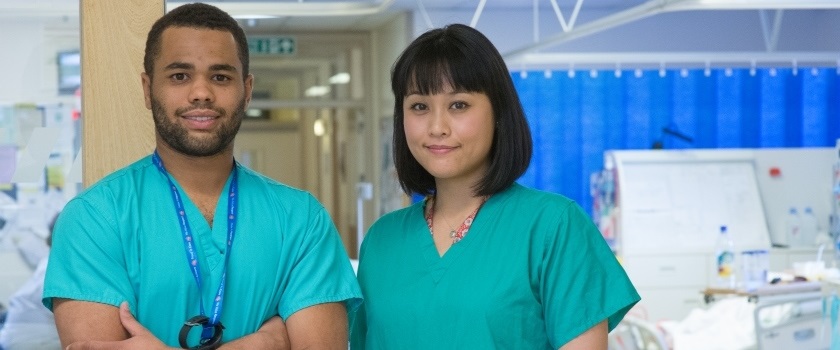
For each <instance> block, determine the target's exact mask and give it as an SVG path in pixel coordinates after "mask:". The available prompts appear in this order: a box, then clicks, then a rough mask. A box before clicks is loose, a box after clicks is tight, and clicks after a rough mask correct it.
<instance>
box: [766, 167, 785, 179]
mask: <svg viewBox="0 0 840 350" xmlns="http://www.w3.org/2000/svg"><path fill="white" fill-rule="evenodd" d="M769 173H770V177H780V176H782V170H781V169H779V168H778V167H775V166H774V167H771V168H770V171H769Z"/></svg>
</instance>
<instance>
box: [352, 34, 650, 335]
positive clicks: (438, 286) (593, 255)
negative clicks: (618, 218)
mask: <svg viewBox="0 0 840 350" xmlns="http://www.w3.org/2000/svg"><path fill="white" fill-rule="evenodd" d="M391 84H392V89H393V92H394V95H395V100H396V101H395V105H394V161H395V164H396V168H397V174H398V176H399V181H400V185H401V186H402V188H403V190H404V191H405V192H406V193H409V194H411V193H418V194H422V195H425V196H426V198H425V200H423V201H421V202H418V203H416V204H414V205H411V206H409V207H407V208H404V209H401V210H397V211H395V212H392V213H390V214H387V215H385V216H383V217H382V218H380V219H379V220H378V221H377V222H376V223H374V224H373V226H372V227H371V228H370V230H369V231H368V234H367V236H366V237H365V240H364V242H363V244H362V249H361V255H360V264H359V272H358V278H359V283H360V284H361V287H362V293H363V295H364V298H365V300H364V303H363V305H362V306H361V307H360V308H359V310H358V312H357V313H356V314H355V315H353V320H352V326H351V327H352V335H351V348H352V349H354V350H356V349H558V348H561V349H606V347H607V333H608V332H609V330H611V329H612V328H613V327H615V326H616V325H617V324H618V322H619V321H621V319H622V317H624V315H625V314H626V313H627V311H628V310H629V309H630V308H631V307H632V306H633V305H634V304H635V303H636V302H638V301H639V295H638V294H637V293H636V290H635V288H633V285H632V284H631V283H630V280H629V279H628V278H627V275H626V273H625V272H624V270H623V269H622V267H621V266H620V265H619V263H618V261H617V260H616V258H615V256H614V255H613V254H612V252H611V251H610V249H609V247H608V246H607V244H606V243H605V241H604V239H603V238H602V236H601V234H600V233H599V232H598V229H597V228H596V227H595V226H594V224H593V223H592V220H591V219H590V218H589V217H588V216H587V215H586V214H585V213H584V211H583V210H581V208H580V207H579V206H578V205H577V204H576V203H574V202H573V201H571V200H569V199H568V198H566V197H563V196H561V195H558V194H552V193H546V192H541V191H537V190H533V189H529V188H526V187H523V186H521V185H519V184H516V183H515V182H514V181H515V180H516V179H517V178H519V176H521V175H522V173H524V172H525V170H526V169H527V168H528V164H529V162H530V158H531V148H532V142H531V135H530V131H529V128H528V123H527V121H526V119H525V114H524V112H523V110H522V107H521V105H520V103H519V98H518V97H517V94H516V91H515V90H514V87H513V83H512V81H511V79H510V75H509V72H508V71H507V68H506V66H505V63H504V61H503V59H502V57H501V55H499V52H498V51H497V50H496V48H495V47H494V46H493V44H492V43H491V42H490V41H489V40H488V39H487V38H486V37H485V36H484V35H482V34H481V33H480V32H478V31H476V30H475V29H473V28H470V27H468V26H464V25H459V24H453V25H449V26H447V27H444V28H440V29H434V30H431V31H429V32H427V33H425V34H423V35H421V36H420V37H419V38H417V39H416V40H415V41H414V42H412V43H411V45H409V46H408V48H406V50H405V51H403V53H402V54H401V56H400V58H399V59H398V60H397V62H396V64H395V65H394V68H393V71H392V76H391ZM558 98H560V96H558Z"/></svg>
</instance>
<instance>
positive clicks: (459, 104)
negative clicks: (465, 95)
mask: <svg viewBox="0 0 840 350" xmlns="http://www.w3.org/2000/svg"><path fill="white" fill-rule="evenodd" d="M467 106H468V105H467V103H466V102H463V101H458V102H455V103H453V104H452V108H453V109H464V108H467Z"/></svg>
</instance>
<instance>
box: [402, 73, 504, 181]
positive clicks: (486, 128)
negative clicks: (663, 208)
mask: <svg viewBox="0 0 840 350" xmlns="http://www.w3.org/2000/svg"><path fill="white" fill-rule="evenodd" d="M402 108H403V114H404V118H403V124H404V125H403V129H404V131H405V136H406V141H407V142H408V148H409V150H410V151H411V154H412V155H413V156H414V158H415V159H417V161H418V162H419V163H420V165H421V166H423V168H424V169H426V171H428V172H429V173H430V174H432V176H434V177H435V180H436V181H438V182H440V181H449V180H456V181H465V182H464V184H465V185H469V186H472V185H474V184H476V183H477V182H478V181H479V180H480V179H481V178H482V177H483V176H484V174H485V173H486V171H487V167H488V166H489V163H490V148H491V146H492V144H493V134H494V118H493V108H492V106H491V104H490V99H488V98H487V95H485V94H484V93H473V92H462V91H454V90H453V89H452V88H451V87H448V86H447V87H445V88H444V89H443V91H442V92H441V93H438V94H434V95H421V94H419V93H417V92H412V91H409V92H408V94H407V95H406V97H405V99H404V100H403V107H402Z"/></svg>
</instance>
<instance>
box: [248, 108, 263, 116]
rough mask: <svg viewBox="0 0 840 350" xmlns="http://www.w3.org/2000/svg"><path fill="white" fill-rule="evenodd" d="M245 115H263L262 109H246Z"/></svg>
mask: <svg viewBox="0 0 840 350" xmlns="http://www.w3.org/2000/svg"><path fill="white" fill-rule="evenodd" d="M245 115H246V116H248V117H250V118H259V117H262V111H261V110H259V109H256V108H248V110H247V111H245Z"/></svg>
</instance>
